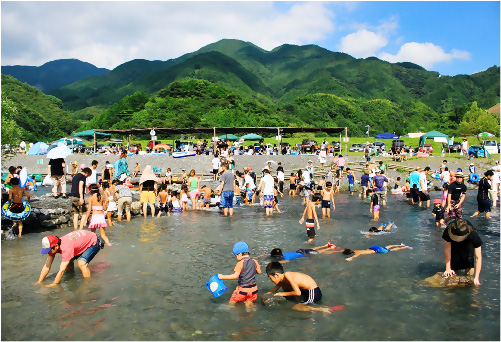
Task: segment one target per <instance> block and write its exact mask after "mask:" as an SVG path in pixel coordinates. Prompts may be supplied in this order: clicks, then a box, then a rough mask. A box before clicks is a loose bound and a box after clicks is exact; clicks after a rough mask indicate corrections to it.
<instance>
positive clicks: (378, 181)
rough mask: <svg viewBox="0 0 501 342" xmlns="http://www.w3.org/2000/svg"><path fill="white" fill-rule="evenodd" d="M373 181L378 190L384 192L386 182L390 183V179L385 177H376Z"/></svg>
mask: <svg viewBox="0 0 501 342" xmlns="http://www.w3.org/2000/svg"><path fill="white" fill-rule="evenodd" d="M372 181H373V182H374V185H375V187H376V190H378V191H384V182H388V178H386V177H385V176H383V175H376V176H374V177H373V178H372Z"/></svg>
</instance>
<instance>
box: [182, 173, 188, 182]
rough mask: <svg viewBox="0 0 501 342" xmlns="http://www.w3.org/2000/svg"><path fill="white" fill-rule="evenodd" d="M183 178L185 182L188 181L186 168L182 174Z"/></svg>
mask: <svg viewBox="0 0 501 342" xmlns="http://www.w3.org/2000/svg"><path fill="white" fill-rule="evenodd" d="M181 180H182V181H183V184H186V183H187V182H188V174H187V173H186V170H185V169H183V173H182V174H181Z"/></svg>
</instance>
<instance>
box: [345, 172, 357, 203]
mask: <svg viewBox="0 0 501 342" xmlns="http://www.w3.org/2000/svg"><path fill="white" fill-rule="evenodd" d="M346 171H348V174H347V175H346V177H347V178H348V189H349V191H350V196H353V194H354V193H355V174H354V173H353V172H352V171H351V169H350V168H349V167H348V168H346Z"/></svg>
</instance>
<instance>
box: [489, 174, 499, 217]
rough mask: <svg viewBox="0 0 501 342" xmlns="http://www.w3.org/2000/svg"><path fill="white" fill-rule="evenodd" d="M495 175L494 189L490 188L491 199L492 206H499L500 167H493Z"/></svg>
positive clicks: (493, 179) (493, 180) (492, 180)
mask: <svg viewBox="0 0 501 342" xmlns="http://www.w3.org/2000/svg"><path fill="white" fill-rule="evenodd" d="M492 171H494V176H492V179H491V182H492V189H491V190H489V199H490V200H491V201H492V208H496V207H497V202H498V195H499V188H500V185H501V171H500V169H499V167H493V168H492Z"/></svg>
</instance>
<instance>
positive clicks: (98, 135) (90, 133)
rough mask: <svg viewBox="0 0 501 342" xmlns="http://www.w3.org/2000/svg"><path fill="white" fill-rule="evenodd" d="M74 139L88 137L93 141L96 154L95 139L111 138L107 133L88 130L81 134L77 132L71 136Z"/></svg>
mask: <svg viewBox="0 0 501 342" xmlns="http://www.w3.org/2000/svg"><path fill="white" fill-rule="evenodd" d="M73 136H74V137H89V138H93V139H94V143H93V145H94V153H96V138H109V137H111V134H108V133H103V132H96V131H95V130H93V129H88V130H86V131H83V132H78V133H75V134H73Z"/></svg>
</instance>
